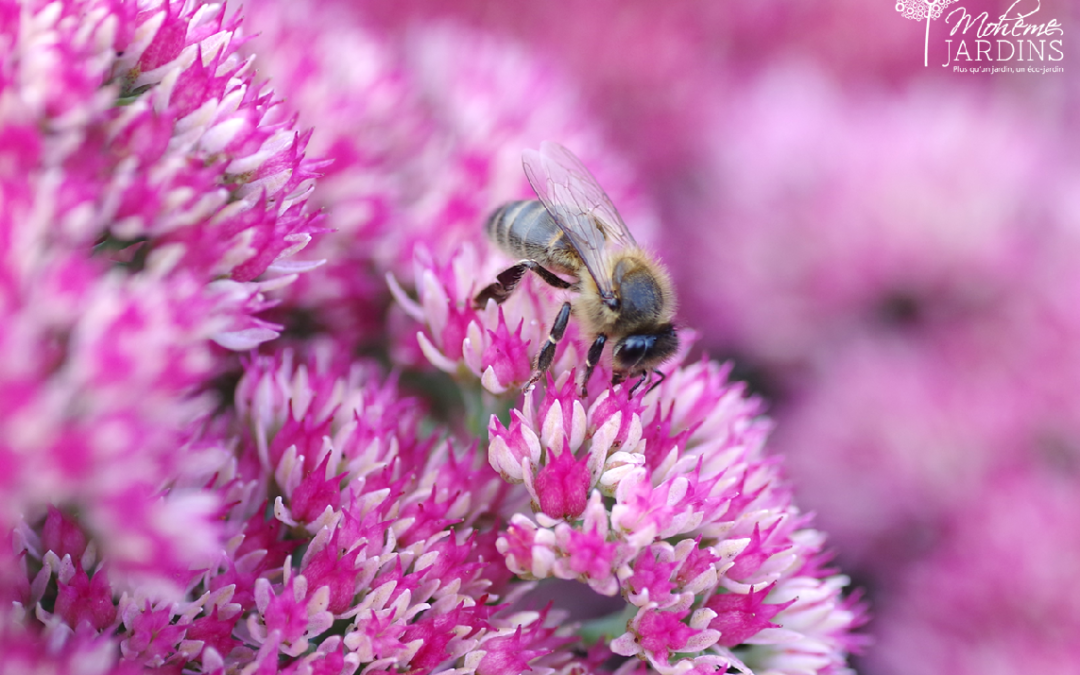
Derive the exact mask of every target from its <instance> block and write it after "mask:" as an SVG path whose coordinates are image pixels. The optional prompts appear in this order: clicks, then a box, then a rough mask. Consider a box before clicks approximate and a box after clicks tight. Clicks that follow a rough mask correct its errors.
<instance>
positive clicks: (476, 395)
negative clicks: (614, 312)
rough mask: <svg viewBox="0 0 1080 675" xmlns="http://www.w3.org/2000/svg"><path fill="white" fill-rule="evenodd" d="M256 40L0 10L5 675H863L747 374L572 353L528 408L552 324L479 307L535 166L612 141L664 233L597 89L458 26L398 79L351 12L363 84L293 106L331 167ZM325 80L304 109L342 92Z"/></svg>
mask: <svg viewBox="0 0 1080 675" xmlns="http://www.w3.org/2000/svg"><path fill="white" fill-rule="evenodd" d="M270 7H272V5H269V4H267V5H262V8H261V9H259V8H253V12H255V14H256V15H258V13H259V12H260V11H262V12H265V11H271V10H268V9H267V8H270ZM278 9H282V8H278ZM339 9H341V8H339ZM282 11H284V10H283V9H282ZM267 16H273V15H272V14H271V15H263V19H264V20H266V17H267ZM324 18H325V17H324ZM242 21H243V18H242V16H241V15H240V14H239V13H237V11H236V10H234V9H233V8H227V7H225V6H224V5H222V4H220V3H217V2H213V1H209V2H202V1H199V0H184V1H179V2H168V1H165V2H158V1H156V0H140V1H139V2H133V3H124V2H110V1H107V0H59V1H57V2H53V3H44V2H41V3H35V2H25V3H20V4H19V5H17V6H4V7H2V8H0V44H3V45H4V49H3V51H2V52H0V139H2V142H0V200H2V205H3V208H2V209H0V218H2V219H3V220H2V222H0V314H2V316H0V319H2V320H0V345H2V346H3V348H4V349H5V353H6V354H8V355H9V357H10V358H7V359H5V360H4V362H3V364H2V365H0V384H2V385H3V386H2V388H0V391H3V392H4V393H3V394H2V396H3V404H2V405H0V466H2V467H3V469H4V470H3V472H2V476H0V496H2V497H3V499H2V500H0V504H2V506H0V527H2V528H3V531H4V533H5V534H6V535H7V536H6V537H5V538H4V542H5V545H4V547H3V550H0V594H2V600H3V603H2V605H0V653H3V655H4V656H3V659H2V662H0V673H8V672H12V673H15V672H41V673H50V672H55V673H68V672H79V673H88V674H97V673H135V672H146V671H161V672H170V673H192V674H194V673H215V674H217V673H222V674H225V673H229V674H232V673H236V674H251V675H254V674H256V673H259V674H262V673H267V674H269V673H291V674H292V673H294V674H298V675H308V674H319V675H351V674H353V673H371V674H375V673H455V674H461V675H465V674H472V673H476V674H478V675H513V674H518V673H527V672H535V673H541V674H543V673H552V674H554V673H562V674H566V675H579V674H580V675H583V674H585V673H605V672H618V673H623V674H629V673H647V672H658V673H678V674H681V673H705V672H727V671H729V670H732V669H734V670H736V671H739V672H743V673H755V672H759V673H760V672H770V673H792V674H795V673H800V674H801V673H842V672H849V671H848V670H847V666H846V658H847V655H848V653H849V652H850V651H852V650H853V649H856V648H858V646H859V645H860V644H861V639H860V637H859V636H857V635H854V634H853V632H852V631H853V630H854V629H855V628H856V627H858V626H859V625H860V624H861V623H862V621H863V611H864V610H863V608H862V606H861V605H860V604H859V603H858V601H857V599H855V598H853V597H852V596H845V595H844V589H845V587H846V586H847V583H848V581H847V579H846V578H845V577H844V576H842V575H840V574H838V573H837V572H836V571H835V570H833V569H830V568H829V567H828V564H827V561H828V553H827V551H826V550H825V542H824V536H823V535H822V533H820V532H818V531H817V530H814V529H813V528H812V526H811V523H810V517H809V516H808V515H807V514H804V513H802V512H800V511H799V510H798V508H797V507H796V506H794V504H793V503H792V499H791V490H790V487H789V486H788V484H787V483H786V482H785V481H784V479H783V477H782V474H781V470H780V466H779V462H778V461H777V459H776V458H774V457H771V456H770V455H769V454H768V453H767V452H766V449H765V442H766V438H767V435H768V432H769V429H770V424H769V422H768V421H767V420H766V419H765V418H763V417H762V403H761V401H759V400H758V399H755V398H748V397H747V396H746V394H745V393H744V390H743V387H742V385H740V384H736V383H731V382H729V381H728V373H729V371H728V368H726V367H724V366H720V365H718V364H716V363H714V362H710V361H707V360H701V361H693V362H691V361H686V360H685V355H683V356H680V358H679V359H678V360H677V362H675V363H672V364H669V365H668V366H666V367H665V369H666V374H667V378H666V380H665V381H664V382H663V383H662V384H661V385H660V386H658V387H656V388H655V389H654V390H652V391H650V392H648V393H645V394H642V393H640V392H639V393H638V394H637V395H636V396H632V395H631V394H630V392H629V389H628V387H626V386H614V387H612V386H611V385H609V384H608V382H609V381H610V378H611V373H610V371H609V370H606V366H604V365H601V367H599V368H598V369H597V372H596V374H595V376H594V379H593V382H592V383H591V384H590V388H589V391H588V396H587V397H581V396H579V395H578V393H577V391H576V387H575V386H574V382H575V380H574V377H575V374H576V372H577V371H578V370H579V369H577V368H576V367H577V366H580V365H581V364H582V361H583V358H584V349H585V348H586V347H585V345H586V344H587V343H586V342H585V340H586V338H587V336H584V335H582V334H581V333H580V331H579V329H578V328H577V327H576V326H572V327H571V329H570V330H569V331H567V335H566V337H565V338H564V340H563V341H562V343H561V345H560V349H559V353H558V355H557V358H556V360H555V364H554V366H553V368H552V372H551V375H550V377H549V379H548V380H547V382H546V384H542V385H541V387H540V388H538V389H536V390H534V391H532V392H530V393H529V394H526V395H524V396H522V395H521V394H520V388H521V386H522V384H523V383H524V382H525V381H526V380H527V379H528V377H529V374H530V372H531V358H532V356H533V353H534V351H535V349H536V347H537V346H538V345H540V344H541V343H542V341H543V340H544V339H545V338H546V334H547V331H548V330H549V327H550V321H551V319H552V317H553V316H554V314H555V310H556V308H557V307H558V305H559V304H560V303H561V302H562V301H563V300H564V299H565V298H564V297H563V296H562V295H561V294H556V293H554V292H552V291H550V289H547V288H546V287H541V286H540V285H539V284H535V283H533V282H532V281H529V282H526V283H525V284H524V285H523V288H521V289H520V290H519V292H518V293H517V294H516V295H515V296H514V297H513V298H511V299H510V300H509V301H508V302H507V303H505V305H504V306H501V307H496V306H494V305H493V304H489V306H488V307H485V308H481V309H475V308H474V307H473V305H472V297H473V296H474V295H475V293H476V291H477V290H478V289H479V288H480V287H481V286H482V284H484V283H485V280H486V279H488V278H489V277H490V276H491V275H493V274H494V273H495V272H496V271H498V270H499V269H500V267H502V266H505V265H506V264H507V263H508V262H509V261H507V260H506V259H505V258H504V257H502V256H501V255H499V254H497V253H496V252H494V251H493V250H492V249H491V248H490V246H489V245H488V244H486V243H485V242H483V241H482V240H481V236H480V232H481V223H482V219H483V217H484V216H485V215H486V211H487V209H488V208H490V206H491V205H492V204H494V203H498V201H499V200H502V199H506V198H509V197H513V196H521V193H522V191H523V185H524V184H523V180H522V177H521V175H520V169H519V168H518V167H516V166H514V165H513V163H511V162H507V161H506V159H505V157H506V156H507V154H508V153H512V154H515V155H516V154H517V153H518V152H519V151H520V147H518V146H517V144H518V143H522V142H524V139H527V138H532V137H533V136H535V135H539V134H540V133H546V132H548V131H550V130H552V129H554V131H556V132H558V133H565V134H566V135H567V137H569V138H582V139H587V141H588V142H587V143H586V148H591V149H589V150H587V151H583V156H586V157H588V158H595V159H596V162H597V173H598V174H599V175H601V176H602V177H603V178H602V179H603V180H605V182H606V181H607V178H609V177H611V178H613V181H612V185H613V186H614V187H613V190H612V191H613V194H615V195H616V199H618V200H619V201H620V202H621V201H622V198H621V193H622V192H625V193H626V194H627V200H626V201H627V205H628V209H627V213H628V214H633V215H637V211H638V210H639V209H640V210H641V211H642V213H643V214H644V215H642V216H641V217H640V220H641V222H643V223H645V225H644V227H643V228H641V229H640V230H638V229H635V231H636V232H640V233H641V235H642V238H643V239H645V238H647V237H648V234H649V225H648V223H649V222H650V219H649V217H648V215H647V210H646V209H645V208H644V207H640V206H636V205H635V201H634V199H632V197H633V196H634V191H633V189H632V188H631V187H630V186H631V184H632V181H630V180H629V179H625V180H624V179H621V178H620V176H625V168H624V167H623V166H622V165H621V164H620V163H619V161H618V160H617V159H615V158H613V157H612V155H611V154H610V153H608V152H607V151H605V150H604V149H603V147H602V146H601V145H600V143H599V141H597V140H596V138H597V136H596V135H595V134H594V132H593V131H591V130H590V127H589V124H588V122H587V117H586V116H585V115H584V113H582V112H581V108H579V107H577V106H576V104H575V103H574V101H573V96H572V89H570V88H569V87H568V85H566V84H565V83H564V82H563V81H562V80H560V79H559V78H558V77H557V76H556V75H554V74H551V73H546V72H545V71H544V70H543V69H542V68H540V67H539V66H538V65H537V64H535V63H533V62H532V61H531V60H530V58H529V57H528V56H527V55H526V53H525V52H524V51H523V50H521V49H520V48H519V47H515V46H512V45H509V44H506V43H502V42H499V41H497V40H495V41H492V40H486V39H477V38H476V36H475V35H474V34H472V33H470V32H469V31H467V30H464V29H459V28H451V27H445V26H443V27H438V28H435V29H431V31H430V32H427V33H425V32H423V31H420V32H418V33H417V34H416V36H414V37H413V38H412V39H413V40H416V42H413V43H410V44H411V45H412V46H411V47H409V48H408V49H406V50H405V52H406V53H405V54H404V55H403V54H401V53H398V52H396V51H395V50H394V49H391V48H390V47H389V46H388V45H385V44H382V45H381V46H380V44H381V43H380V42H379V40H378V39H377V38H375V37H373V35H374V33H372V32H371V31H370V30H368V29H367V28H364V27H362V26H361V25H360V24H359V23H354V22H351V21H348V20H342V21H340V22H339V24H338V26H337V28H338V29H339V30H340V31H341V32H342V33H343V34H346V35H351V36H352V37H350V38H348V39H346V40H344V42H343V44H350V45H352V46H354V47H356V48H357V49H359V50H360V51H359V54H360V55H359V56H358V59H357V69H356V70H355V71H349V73H350V74H353V75H355V76H356V78H357V80H356V81H355V82H353V84H355V85H356V86H355V87H352V88H351V87H350V86H345V87H342V88H341V90H342V91H346V92H351V93H347V94H344V95H343V96H342V98H341V99H340V100H339V101H338V102H337V103H338V104H339V106H337V105H327V106H325V107H320V106H319V105H318V99H317V97H314V98H309V99H306V100H305V99H304V96H302V95H301V96H298V98H300V99H301V100H300V101H298V102H297V106H298V108H299V109H300V113H301V114H302V115H304V116H303V117H301V118H300V119H302V120H304V121H303V124H305V125H310V126H311V127H313V128H314V129H315V132H314V133H315V134H318V130H319V129H320V127H321V124H322V122H323V121H324V120H325V121H326V122H327V124H326V128H327V129H328V133H327V137H326V139H322V140H319V141H318V144H316V141H315V140H313V139H314V138H315V137H313V136H312V135H311V133H310V132H307V131H303V130H302V128H303V127H299V126H298V125H299V124H300V123H299V122H298V117H297V114H296V113H295V112H293V111H292V110H291V109H290V108H289V107H287V106H286V105H285V104H283V103H281V102H280V101H279V100H278V98H277V95H276V94H275V93H274V91H273V90H271V89H270V88H269V87H268V86H267V85H266V84H265V83H264V82H263V80H261V79H259V78H258V77H257V76H256V73H255V68H254V64H255V63H256V61H255V60H254V59H255V57H254V56H252V55H251V53H249V50H251V51H258V50H255V49H253V46H254V45H258V44H259V43H257V42H249V38H248V37H245V35H244V33H243V32H242V31H241V25H242ZM308 25H309V26H310V25H313V24H308ZM324 28H325V29H326V30H328V31H329V30H330V27H329V25H327V26H324ZM298 35H299V36H300V37H303V35H304V33H303V31H302V30H299V28H298ZM357 36H360V37H359V38H358V39H354V38H357ZM364 36H367V37H364ZM287 37H288V38H289V39H291V38H294V37H297V36H293V35H289V36H287ZM289 39H286V37H285V36H283V37H280V40H281V47H282V48H281V50H280V52H278V53H277V56H279V57H281V58H282V59H284V61H283V62H284V63H295V62H290V61H289V60H288V59H287V58H285V57H287V56H288V54H289V53H290V51H289V50H290V49H293V50H297V49H309V48H310V46H311V42H310V41H309V42H307V43H303V42H296V43H290V41H289ZM465 44H473V45H475V44H480V45H481V46H482V47H483V49H480V50H477V53H478V54H479V55H480V56H481V58H478V59H477V60H476V63H475V64H474V65H475V68H472V69H467V68H462V67H455V66H453V65H452V64H450V65H448V64H447V62H445V61H444V60H443V58H442V56H440V55H446V54H451V53H456V52H458V51H459V50H460V48H461V46H462V45H465ZM315 51H316V53H315V55H313V56H312V60H311V61H307V62H304V63H306V64H307V65H306V66H305V67H299V66H298V67H297V72H296V73H295V77H294V76H288V75H287V76H286V78H285V80H284V83H285V86H286V87H287V88H290V87H291V88H294V91H300V92H304V91H307V92H310V91H315V90H318V89H319V87H323V88H324V89H323V90H324V91H325V90H326V89H325V88H333V87H335V86H341V83H340V81H338V80H336V79H335V77H337V76H340V75H341V71H339V70H334V69H333V68H329V67H327V66H328V63H329V62H327V61H319V60H318V58H316V57H317V54H318V52H317V50H315ZM267 52H268V53H273V50H272V49H267ZM293 53H296V52H293ZM508 54H510V55H514V56H515V58H513V59H510V60H509V61H508V60H506V59H505V58H504V57H505V56H506V55H508ZM260 58H261V57H260ZM499 64H502V65H499ZM506 64H509V65H506ZM365 69H367V70H365ZM493 82H494V83H495V85H493V84H492V83H493ZM499 83H506V84H510V83H516V84H517V85H518V86H519V87H521V88H522V89H529V88H536V87H539V88H540V89H542V90H543V88H545V87H547V88H550V90H551V91H552V92H554V93H556V94H558V95H557V96H555V95H553V96H552V97H551V101H552V102H551V103H550V104H549V105H550V106H551V108H550V109H546V112H545V110H541V111H539V112H537V111H536V110H535V108H536V106H534V105H532V104H530V105H525V104H524V103H523V102H522V101H516V100H509V101H505V102H504V101H503V99H502V98H501V97H499V96H495V95H494V94H495V93H496V92H497V89H496V88H493V87H495V86H496V85H498V84H499ZM484 93H486V94H487V95H486V96H484V95H481V94H484ZM504 93H505V92H504ZM301 104H302V105H301ZM290 105H291V104H290ZM342 111H345V113H343V112H342ZM542 113H543V114H542ZM547 113H550V114H547ZM376 119H377V120H381V123H382V124H383V126H382V127H381V128H382V129H386V130H393V131H394V132H395V133H394V134H390V135H383V134H375V133H372V134H371V135H370V136H359V137H357V138H352V139H351V140H350V141H349V142H348V143H346V142H345V141H344V140H343V139H345V138H347V137H349V136H350V134H351V133H352V132H351V130H350V128H349V126H348V124H349V123H350V122H349V120H352V122H353V123H356V124H358V125H360V126H364V125H365V124H367V123H368V122H371V121H373V120H376ZM475 120H481V121H486V122H488V123H489V124H490V126H489V127H487V128H482V127H481V128H477V127H475V126H474V125H473V124H472V123H471V121H475ZM465 130H468V131H469V133H465ZM575 134H578V135H577V136H576V135H575ZM309 141H311V143H312V146H313V147H317V148H318V152H319V153H320V154H321V155H322V156H325V157H329V158H332V159H334V160H335V162H336V163H335V164H328V163H326V162H325V161H323V160H321V159H312V158H310V157H309V156H308V144H309ZM508 144H513V145H512V146H508ZM590 144H591V145H590ZM590 153H592V154H590ZM591 161H592V160H591V159H590V162H591ZM323 174H325V175H323ZM323 185H325V186H326V187H325V189H324V188H323V187H322V186H323ZM316 205H317V206H316ZM318 207H325V208H326V210H327V213H328V214H329V218H328V219H329V221H330V224H332V225H333V226H334V228H335V229H337V230H339V231H338V232H336V233H333V234H329V233H327V232H326V231H325V227H324V224H325V223H324V215H323V214H322V213H321V212H320V211H319V208H318ZM631 217H632V216H631ZM315 235H321V240H319V239H316V240H315V241H316V242H317V243H316V244H315V246H314V247H313V248H317V253H316V254H315V255H314V256H312V255H311V253H310V252H305V253H304V254H303V257H298V256H296V255H295V254H297V253H298V252H300V251H301V250H302V249H304V248H305V247H306V246H307V245H308V244H309V242H312V237H313V236H315ZM319 256H325V257H326V258H327V264H326V265H325V266H321V267H320V265H321V260H319V259H318V257H319ZM410 273H411V274H410ZM350 275H351V276H350ZM410 277H411V278H410ZM390 298H392V299H393V302H394V303H395V304H396V307H395V308H390V309H388V308H387V307H386V304H388V303H389V302H390V300H389V299H390ZM339 305H343V306H345V307H348V308H349V310H350V311H351V312H352V315H350V312H346V311H341V310H340V309H336V308H337V307H338V306H339ZM304 315H308V316H312V315H314V316H316V317H317V319H318V320H317V321H314V322H311V323H309V324H308V325H306V326H303V325H300V324H301V323H302V322H301V318H302V317H303V316H304ZM685 332H686V334H688V335H689V334H691V333H692V331H690V330H689V329H687V330H686V331H685ZM282 333H285V334H284V335H282ZM372 345H375V346H376V347H375V354H374V356H370V355H369V356H358V355H357V352H358V350H359V349H360V348H363V349H368V350H371V349H373V348H372ZM380 345H381V346H380ZM559 583H571V584H574V585H575V587H576V588H577V589H580V590H578V591H576V592H575V593H574V594H573V596H572V597H569V598H562V599H559V600H557V601H554V602H544V601H543V600H542V598H543V597H544V595H545V593H546V592H547V591H549V590H550V589H552V588H556V587H557V584H559ZM586 605H588V606H591V607H594V608H595V607H601V608H602V611H601V612H600V614H599V615H598V616H596V617H595V618H592V619H590V618H588V617H586V616H585V614H584V613H583V612H582V611H581V609H582V607H584V606H586Z"/></svg>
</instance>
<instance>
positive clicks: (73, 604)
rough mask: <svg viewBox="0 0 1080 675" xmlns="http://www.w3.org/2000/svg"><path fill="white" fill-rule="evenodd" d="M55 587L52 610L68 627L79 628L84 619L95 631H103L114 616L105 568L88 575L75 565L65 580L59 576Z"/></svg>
mask: <svg viewBox="0 0 1080 675" xmlns="http://www.w3.org/2000/svg"><path fill="white" fill-rule="evenodd" d="M56 586H57V594H56V605H55V607H54V608H53V612H55V613H56V614H57V615H58V616H60V617H61V618H63V619H64V621H65V622H67V624H68V625H69V626H71V627H73V628H78V627H79V624H81V623H82V622H84V621H85V622H87V623H88V624H90V627H91V628H93V629H94V630H97V631H102V630H104V629H105V628H106V627H108V626H110V625H112V622H113V621H114V620H115V619H116V605H115V604H113V593H112V586H110V585H109V577H108V575H107V574H106V573H105V570H104V569H99V570H98V571H96V572H95V573H94V576H93V578H89V577H87V575H86V572H85V571H84V570H83V569H82V567H81V566H80V565H76V569H75V575H74V576H73V577H72V578H71V579H70V580H68V581H67V582H66V583H65V582H64V581H61V580H59V579H58V580H57V584H56Z"/></svg>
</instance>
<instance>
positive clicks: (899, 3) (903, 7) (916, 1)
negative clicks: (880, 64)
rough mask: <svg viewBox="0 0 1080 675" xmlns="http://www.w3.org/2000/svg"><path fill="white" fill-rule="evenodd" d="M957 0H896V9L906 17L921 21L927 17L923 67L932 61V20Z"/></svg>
mask: <svg viewBox="0 0 1080 675" xmlns="http://www.w3.org/2000/svg"><path fill="white" fill-rule="evenodd" d="M954 2H956V0H934V2H929V1H928V0H896V11H898V12H900V13H901V14H903V15H904V18H905V19H915V20H916V21H921V20H922V19H926V42H924V43H923V67H924V68H925V67H926V66H927V65H929V62H930V20H931V19H936V18H938V17H939V16H941V12H942V11H944V10H945V7H947V6H948V5H951V4H952V3H954Z"/></svg>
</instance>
